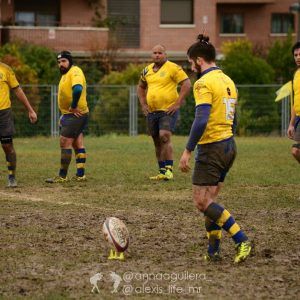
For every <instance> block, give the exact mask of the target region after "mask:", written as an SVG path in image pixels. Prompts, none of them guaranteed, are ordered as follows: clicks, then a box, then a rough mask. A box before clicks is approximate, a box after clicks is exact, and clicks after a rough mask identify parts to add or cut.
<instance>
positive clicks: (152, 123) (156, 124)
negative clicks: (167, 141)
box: [147, 111, 179, 136]
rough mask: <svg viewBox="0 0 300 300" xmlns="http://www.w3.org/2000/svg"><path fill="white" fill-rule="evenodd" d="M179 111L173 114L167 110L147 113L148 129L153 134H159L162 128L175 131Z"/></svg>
mask: <svg viewBox="0 0 300 300" xmlns="http://www.w3.org/2000/svg"><path fill="white" fill-rule="evenodd" d="M178 116H179V111H176V112H175V113H174V114H173V115H169V114H167V113H166V112H165V111H155V112H152V113H149V114H148V115H147V123H148V130H149V134H150V135H151V136H158V135H159V131H160V130H167V131H171V132H172V133H174V131H175V127H176V121H177V119H178Z"/></svg>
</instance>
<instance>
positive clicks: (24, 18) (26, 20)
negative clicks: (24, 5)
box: [15, 12, 34, 26]
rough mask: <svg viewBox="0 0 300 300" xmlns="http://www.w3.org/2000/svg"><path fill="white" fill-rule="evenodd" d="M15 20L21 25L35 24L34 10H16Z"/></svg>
mask: <svg viewBox="0 0 300 300" xmlns="http://www.w3.org/2000/svg"><path fill="white" fill-rule="evenodd" d="M15 21H16V23H17V24H18V25H20V26H25V25H26V26H34V13H33V12H16V13H15Z"/></svg>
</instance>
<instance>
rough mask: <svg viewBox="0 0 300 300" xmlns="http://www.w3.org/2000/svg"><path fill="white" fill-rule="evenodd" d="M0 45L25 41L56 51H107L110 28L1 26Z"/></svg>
mask: <svg viewBox="0 0 300 300" xmlns="http://www.w3.org/2000/svg"><path fill="white" fill-rule="evenodd" d="M0 29H1V40H0V44H3V43H6V42H16V41H25V42H27V43H32V44H37V45H42V46H46V47H49V48H51V49H53V50H55V51H60V50H62V49H69V50H72V51H78V52H87V51H91V52H93V51H99V50H103V49H106V47H107V43H108V31H109V30H108V28H98V27H88V26H86V27H85V26H66V27H64V26H59V27H55V26H49V27H44V26H0Z"/></svg>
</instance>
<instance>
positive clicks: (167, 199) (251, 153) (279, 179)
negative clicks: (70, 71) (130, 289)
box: [0, 135, 300, 299]
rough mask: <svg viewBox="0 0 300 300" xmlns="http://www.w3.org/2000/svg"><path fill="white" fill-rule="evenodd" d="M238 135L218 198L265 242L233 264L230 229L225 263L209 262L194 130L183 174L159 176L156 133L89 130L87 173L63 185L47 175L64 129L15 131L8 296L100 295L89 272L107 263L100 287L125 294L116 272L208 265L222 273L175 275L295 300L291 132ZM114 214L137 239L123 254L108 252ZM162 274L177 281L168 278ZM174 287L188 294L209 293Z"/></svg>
mask: <svg viewBox="0 0 300 300" xmlns="http://www.w3.org/2000/svg"><path fill="white" fill-rule="evenodd" d="M236 141H237V145H238V156H237V159H236V161H235V164H234V166H233V168H232V169H231V171H230V173H229V175H228V177H227V178H226V185H225V188H224V189H223V191H222V192H221V194H220V197H219V202H221V203H222V204H223V205H225V206H226V208H227V209H228V210H229V211H231V212H232V213H233V215H234V216H235V218H236V220H237V221H238V223H239V224H240V225H241V226H242V227H243V228H244V229H245V231H246V232H247V233H248V234H249V237H250V238H251V239H252V240H254V242H255V246H256V250H255V256H253V257H251V258H250V259H249V260H248V261H246V262H245V264H243V265H241V266H238V267H236V266H234V265H233V264H232V258H233V255H234V247H233V245H232V243H231V241H230V240H229V239H228V238H227V236H226V235H225V234H224V239H223V240H224V241H223V246H222V249H223V252H222V253H223V256H224V260H223V261H222V263H221V264H220V265H206V264H205V263H204V262H203V261H202V259H201V255H202V254H203V253H204V252H205V249H206V240H205V231H204V229H203V220H202V216H201V214H199V213H198V212H197V211H196V209H195V208H194V205H193V203H192V199H191V174H188V175H186V174H182V173H180V172H179V170H178V161H179V158H180V155H181V153H182V151H183V149H184V145H185V143H186V138H185V137H174V138H173V143H174V150H175V180H174V181H172V182H150V181H149V180H148V177H149V176H151V175H155V174H156V172H157V166H156V161H155V156H154V147H153V144H152V141H151V139H150V138H149V137H147V136H138V137H125V136H115V135H112V136H104V137H99V138H96V137H87V138H86V139H85V143H86V149H87V153H88V158H87V165H86V172H87V177H88V181H87V182H85V183H67V184H64V185H47V184H46V183H44V179H46V178H48V177H51V176H54V175H56V174H57V172H58V168H59V160H60V150H59V146H58V139H54V138H44V137H39V138H31V139H16V140H15V148H16V151H17V155H18V173H17V175H18V176H17V177H18V182H19V187H18V188H17V189H13V190H9V189H7V188H5V185H6V169H5V160H4V154H3V159H2V161H3V163H2V168H1V169H0V170H1V171H0V199H1V200H0V224H1V227H0V245H1V249H2V250H1V251H0V299H19V298H20V299H21V298H22V299H24V298H27V299H74V298H82V299H94V298H97V296H96V295H93V294H91V288H92V286H91V285H90V282H89V278H90V277H91V276H92V275H94V274H95V273H97V272H103V274H104V275H105V280H104V281H102V282H99V289H100V291H101V296H103V297H104V299H116V298H122V297H123V296H124V295H123V293H122V291H121V290H119V292H118V293H117V294H111V290H112V283H111V282H110V281H109V273H110V272H111V271H115V272H116V273H118V274H119V275H122V274H124V273H125V272H128V271H133V272H137V273H138V272H142V273H159V272H162V273H171V272H173V273H174V272H175V273H180V272H182V271H188V272H190V273H203V274H205V275H206V276H207V277H208V278H209V279H210V280H212V282H210V281H205V282H204V281H200V282H199V281H197V282H190V281H180V282H177V283H176V284H177V286H179V287H182V286H186V287H189V286H191V285H192V286H196V287H200V286H201V288H202V289H201V291H202V292H201V293H202V296H204V297H205V298H208V299H229V298H231V299H238V298H241V297H244V298H246V299H254V298H263V299H268V298H283V297H285V298H286V299H294V298H296V295H297V293H299V288H298V287H299V271H298V270H299V258H300V252H299V242H300V238H299V229H300V226H299V215H300V192H299V188H300V183H299V182H300V173H299V167H300V166H299V164H297V163H296V161H295V160H294V159H293V158H292V156H291V154H290V148H291V144H292V142H291V141H289V140H288V139H285V138H275V137H268V138H265V137H256V138H237V139H236ZM191 164H192V165H193V161H192V162H191ZM73 174H75V163H74V160H73V161H72V164H71V167H70V175H71V176H72V175H73ZM1 186H2V187H1ZM108 216H116V217H119V218H121V219H123V220H124V221H125V222H126V224H127V226H128V228H129V231H130V235H131V243H130V247H129V249H128V253H127V254H126V256H127V260H126V261H125V262H124V263H120V262H115V261H107V259H106V257H107V254H108V250H109V248H108V246H107V245H106V242H105V241H104V239H103V237H102V232H101V226H102V223H103V221H104V220H105V218H106V217H108ZM213 282H215V284H214V283H213ZM140 283H141V282H133V283H132V284H133V286H135V287H136V286H138V285H139V284H140ZM124 284H125V282H122V283H121V285H120V287H123V286H124ZM151 284H152V287H154V285H156V286H158V287H160V288H163V289H164V291H166V290H165V289H167V287H168V284H169V283H168V282H166V281H163V282H162V281H159V282H157V281H155V282H151ZM172 296H174V297H176V298H182V299H185V298H197V297H199V294H195V293H188V294H186V295H182V294H180V293H178V292H177V293H175V294H172ZM98 297H99V296H98ZM150 297H151V298H153V297H154V298H163V299H169V298H170V297H171V296H170V294H167V293H165V295H162V294H160V293H158V292H157V290H156V292H155V291H152V292H151V293H146V292H145V291H144V292H142V293H137V292H135V293H133V296H132V298H139V299H140V298H150Z"/></svg>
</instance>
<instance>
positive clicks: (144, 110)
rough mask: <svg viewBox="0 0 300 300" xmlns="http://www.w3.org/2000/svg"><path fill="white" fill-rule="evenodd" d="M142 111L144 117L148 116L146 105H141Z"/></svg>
mask: <svg viewBox="0 0 300 300" xmlns="http://www.w3.org/2000/svg"><path fill="white" fill-rule="evenodd" d="M142 111H143V114H144V115H145V116H147V115H148V114H149V107H148V105H147V104H144V105H142Z"/></svg>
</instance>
